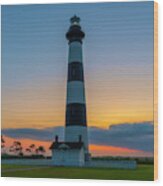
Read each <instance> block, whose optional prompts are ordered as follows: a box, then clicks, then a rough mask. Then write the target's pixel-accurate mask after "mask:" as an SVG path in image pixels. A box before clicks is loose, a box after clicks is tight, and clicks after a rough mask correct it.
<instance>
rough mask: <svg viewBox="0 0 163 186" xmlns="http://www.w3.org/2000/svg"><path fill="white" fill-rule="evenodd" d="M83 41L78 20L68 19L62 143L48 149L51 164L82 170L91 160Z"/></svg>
mask: <svg viewBox="0 0 163 186" xmlns="http://www.w3.org/2000/svg"><path fill="white" fill-rule="evenodd" d="M84 37H85V33H84V32H83V31H82V28H81V25H80V18H79V17H77V16H76V15H75V16H73V17H72V18H71V19H70V27H69V29H68V31H67V33H66V38H67V40H68V47H69V54H68V63H67V66H68V73H67V99H66V114H65V140H64V142H60V141H59V139H58V136H56V138H55V142H53V143H52V145H51V147H50V149H51V150H52V160H53V164H54V165H58V166H84V165H85V164H86V162H88V161H89V159H90V154H89V149H88V132H87V115H86V99H85V85H84V68H83V54H82V43H83V39H84Z"/></svg>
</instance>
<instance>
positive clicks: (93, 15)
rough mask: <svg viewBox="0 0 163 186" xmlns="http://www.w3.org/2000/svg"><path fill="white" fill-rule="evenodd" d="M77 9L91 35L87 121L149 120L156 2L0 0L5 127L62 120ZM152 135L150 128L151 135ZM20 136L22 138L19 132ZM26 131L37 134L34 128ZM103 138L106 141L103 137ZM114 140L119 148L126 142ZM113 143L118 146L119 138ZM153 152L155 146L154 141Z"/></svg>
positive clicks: (87, 42) (102, 124)
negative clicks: (69, 36)
mask: <svg viewBox="0 0 163 186" xmlns="http://www.w3.org/2000/svg"><path fill="white" fill-rule="evenodd" d="M74 14H76V15H78V16H80V18H81V26H82V29H83V30H84V31H85V34H86V37H85V39H84V41H83V62H84V73H85V86H86V102H87V120H88V126H89V127H90V128H91V127H96V128H102V129H101V130H107V131H109V129H110V128H108V127H110V126H114V125H117V126H119V125H122V124H124V125H123V126H124V128H125V127H126V128H127V127H128V125H134V126H135V125H142V126H144V123H145V127H146V125H147V126H148V125H149V126H150V127H151V125H153V29H154V26H153V2H139V3H138V2H137V3H98V4H90V3H87V4H62V5H61V4H53V5H52V4H51V5H50V4H49V5H10V6H2V129H3V130H4V131H5V130H7V131H8V130H11V131H12V132H13V129H24V130H25V129H28V128H30V129H40V130H44V129H46V128H55V127H58V126H60V127H63V126H64V124H65V107H66V81H67V65H68V43H67V41H66V38H65V33H66V31H67V30H68V28H69V25H70V23H69V18H70V17H72V16H73V15H74ZM133 123H134V124H133ZM147 128H148V127H147ZM3 130H2V133H3ZM147 130H148V129H147ZM28 134H29V133H28ZM5 135H8V136H9V137H13V136H11V135H9V133H5ZM138 135H139V131H138V132H137V136H138ZM144 135H145V134H144ZM151 136H152V132H151V131H150V134H149V136H147V139H149V137H151ZM14 137H15V138H16V137H18V138H20V137H21V138H23V136H21V134H20V133H19V135H18V136H14ZM152 137H153V136H152ZM26 138H29V139H31V138H30V135H29V137H28V136H26ZM32 139H33V140H34V138H32ZM106 139H107V138H106ZM150 139H153V138H150ZM35 140H36V139H35ZM37 140H40V139H37ZM143 140H144V141H145V136H144V137H143V135H142V142H143ZM142 142H140V144H141V143H142ZM150 142H151V143H152V140H151V141H150ZM96 143H97V142H96ZM147 143H149V140H147ZM93 145H94V146H93ZM95 145H97V144H93V142H92V146H91V148H94V149H95V148H96V150H97V149H98V148H97V146H96V147H95ZM98 145H99V144H98ZM100 145H101V148H102V145H103V143H100ZM105 145H106V144H105ZM108 146H109V144H108V145H107V146H106V147H108ZM110 146H111V145H110ZM116 146H117V147H118V148H121V144H119V145H118V144H117V145H116ZM131 147H132V145H131ZM123 148H127V145H126V146H125V145H123ZM135 149H136V147H135ZM135 149H134V150H135ZM138 149H139V148H137V150H138ZM103 150H104V148H103V149H101V151H100V152H101V154H104V153H102V151H103ZM111 150H112V151H114V152H115V153H116V152H117V151H116V150H115V149H114V144H113V147H112V149H111ZM119 150H121V149H119ZM142 150H143V149H142ZM92 151H93V150H92ZM106 151H107V150H106ZM124 151H125V149H124ZM147 151H148V152H150V153H152V152H153V143H152V144H151V148H150V150H147ZM125 152H128V151H127V150H126V151H125ZM144 152H146V150H144ZM119 154H121V153H120V151H119Z"/></svg>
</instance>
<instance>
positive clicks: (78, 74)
mask: <svg viewBox="0 0 163 186" xmlns="http://www.w3.org/2000/svg"><path fill="white" fill-rule="evenodd" d="M69 81H84V78H83V64H82V63H80V62H71V63H69V65H68V82H69Z"/></svg>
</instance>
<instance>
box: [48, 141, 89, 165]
mask: <svg viewBox="0 0 163 186" xmlns="http://www.w3.org/2000/svg"><path fill="white" fill-rule="evenodd" d="M50 149H51V150H52V164H53V165H55V166H78V167H82V166H84V165H85V153H84V144H83V142H80V141H79V142H58V140H56V141H55V142H54V143H53V144H52V145H51V147H50Z"/></svg>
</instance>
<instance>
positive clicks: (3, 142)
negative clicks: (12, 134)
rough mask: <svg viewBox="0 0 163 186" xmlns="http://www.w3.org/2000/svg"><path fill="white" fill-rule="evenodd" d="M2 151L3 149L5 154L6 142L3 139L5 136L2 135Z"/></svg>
mask: <svg viewBox="0 0 163 186" xmlns="http://www.w3.org/2000/svg"><path fill="white" fill-rule="evenodd" d="M1 149H2V151H1V152H2V153H4V152H5V140H4V138H3V135H1Z"/></svg>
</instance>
